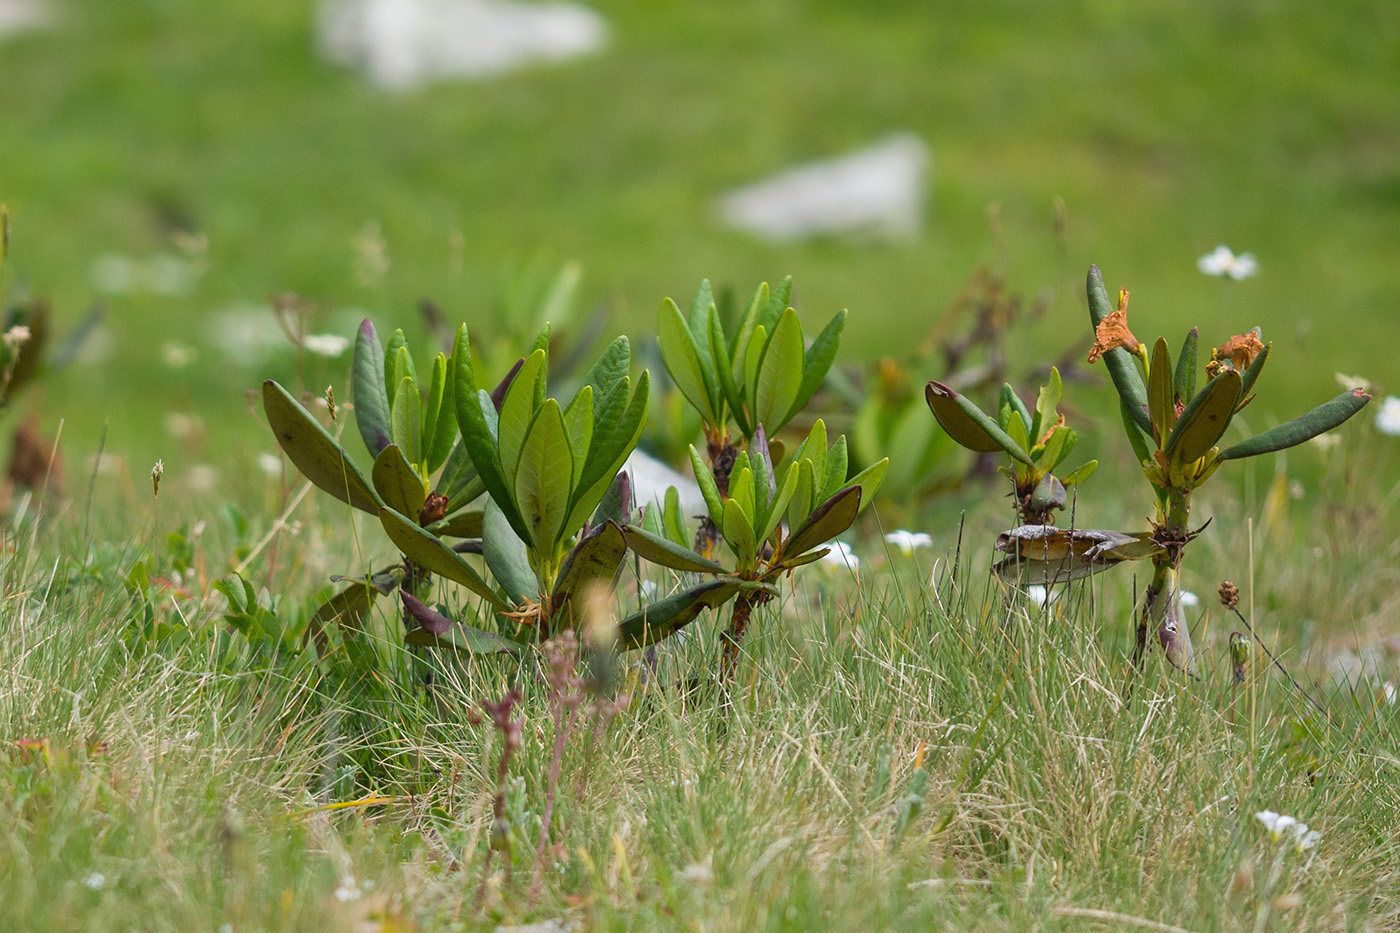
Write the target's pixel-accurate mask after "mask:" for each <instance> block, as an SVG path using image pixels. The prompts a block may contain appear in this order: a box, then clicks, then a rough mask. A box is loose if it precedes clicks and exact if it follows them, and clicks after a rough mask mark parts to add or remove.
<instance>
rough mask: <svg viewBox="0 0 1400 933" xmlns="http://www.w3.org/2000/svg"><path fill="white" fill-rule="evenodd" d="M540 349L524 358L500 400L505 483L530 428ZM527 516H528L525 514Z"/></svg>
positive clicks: (516, 467)
mask: <svg viewBox="0 0 1400 933" xmlns="http://www.w3.org/2000/svg"><path fill="white" fill-rule="evenodd" d="M544 362H545V356H544V351H543V350H536V351H535V352H533V353H531V354H530V355H529V356H528V357H526V359H525V364H524V365H523V366H521V367H520V372H519V373H518V374H516V377H515V380H514V381H513V382H511V384H510V388H509V389H507V390H506V396H505V399H504V400H502V402H501V413H500V417H499V419H498V420H497V422H496V438H497V441H496V447H497V449H498V450H499V451H500V457H501V471H502V472H503V473H504V474H505V478H506V481H507V482H510V481H511V479H512V478H513V477H514V476H515V475H516V473H517V471H518V470H519V468H520V454H521V451H522V450H523V449H524V447H525V435H526V433H527V432H528V431H529V430H530V422H531V421H533V420H534V417H535V407H536V406H535V399H536V397H537V396H536V392H537V391H538V389H539V383H540V373H541V372H542V371H543V369H544ZM516 504H517V505H518V506H519V507H520V508H521V510H522V511H524V508H525V506H524V504H523V503H521V502H520V501H519V500H518V499H517V500H516ZM526 517H527V518H528V516H526Z"/></svg>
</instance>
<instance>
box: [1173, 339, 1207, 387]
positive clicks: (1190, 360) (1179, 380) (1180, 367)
mask: <svg viewBox="0 0 1400 933" xmlns="http://www.w3.org/2000/svg"><path fill="white" fill-rule="evenodd" d="M1199 341H1200V333H1199V332H1198V331H1197V330H1196V328H1194V327H1193V328H1191V330H1190V332H1189V333H1188V334H1187V335H1186V340H1185V342H1183V343H1182V345H1181V355H1180V356H1178V357H1177V358H1176V373H1175V375H1174V376H1173V377H1172V393H1173V394H1174V395H1175V396H1176V397H1177V398H1179V399H1181V401H1182V402H1183V403H1184V402H1186V401H1187V400H1188V399H1190V398H1192V397H1194V396H1195V394H1196V355H1197V352H1198V351H1197V348H1196V345H1197V343H1198V342H1199Z"/></svg>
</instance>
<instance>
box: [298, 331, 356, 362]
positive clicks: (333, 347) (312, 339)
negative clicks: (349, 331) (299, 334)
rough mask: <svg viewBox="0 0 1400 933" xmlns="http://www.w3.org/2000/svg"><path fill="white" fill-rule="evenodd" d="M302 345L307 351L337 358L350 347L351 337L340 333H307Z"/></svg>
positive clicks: (328, 357)
mask: <svg viewBox="0 0 1400 933" xmlns="http://www.w3.org/2000/svg"><path fill="white" fill-rule="evenodd" d="M301 345H302V347H303V348H304V349H305V350H306V352H307V353H314V354H316V355H317V356H324V357H326V358H327V359H335V358H336V357H338V356H340V355H341V354H342V353H344V352H345V351H346V350H348V349H349V348H350V338H348V337H342V336H340V335H339V334H307V335H306V336H305V337H303V338H302V341H301Z"/></svg>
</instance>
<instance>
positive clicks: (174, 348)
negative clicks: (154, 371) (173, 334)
mask: <svg viewBox="0 0 1400 933" xmlns="http://www.w3.org/2000/svg"><path fill="white" fill-rule="evenodd" d="M197 359H199V351H198V350H196V349H195V348H194V347H192V346H190V345H189V344H187V343H181V342H180V341H178V340H167V341H166V342H165V343H163V344H161V345H160V361H161V362H162V363H164V364H165V365H166V366H169V367H170V368H171V369H184V368H185V367H186V366H189V365H190V364H191V363H193V362H194V361H195V360H197Z"/></svg>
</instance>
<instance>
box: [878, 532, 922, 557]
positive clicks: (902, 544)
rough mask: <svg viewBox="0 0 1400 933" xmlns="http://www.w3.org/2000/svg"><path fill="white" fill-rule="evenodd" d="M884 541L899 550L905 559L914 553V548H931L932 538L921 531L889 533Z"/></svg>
mask: <svg viewBox="0 0 1400 933" xmlns="http://www.w3.org/2000/svg"><path fill="white" fill-rule="evenodd" d="M885 541H886V543H888V544H892V545H894V546H895V547H897V548H899V552H900V553H901V554H903V555H904V556H905V557H908V556H909V555H910V554H913V553H914V549H915V548H921V547H933V538H931V537H929V536H928V535H927V534H925V533H924V532H922V531H905V530H904V529H902V528H901V529H900V530H899V531H891V532H890V533H889V534H887V535H885Z"/></svg>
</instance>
